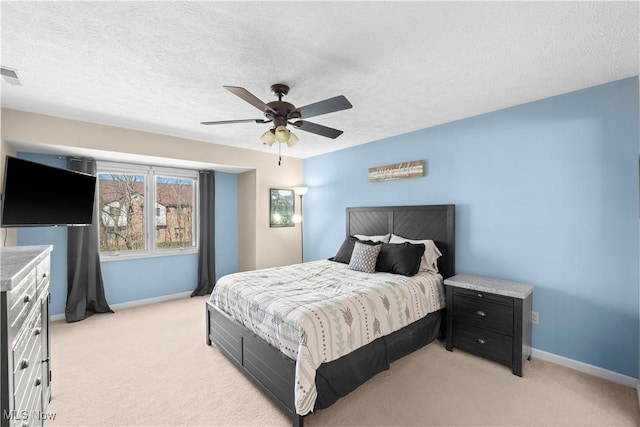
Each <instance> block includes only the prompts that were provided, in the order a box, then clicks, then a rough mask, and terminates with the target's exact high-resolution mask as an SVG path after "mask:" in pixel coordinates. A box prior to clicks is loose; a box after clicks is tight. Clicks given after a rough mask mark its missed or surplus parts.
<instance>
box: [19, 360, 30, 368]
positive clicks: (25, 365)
mask: <svg viewBox="0 0 640 427" xmlns="http://www.w3.org/2000/svg"><path fill="white" fill-rule="evenodd" d="M28 367H29V361H27V360H21V361H20V364H19V365H18V368H20V369H27V368H28Z"/></svg>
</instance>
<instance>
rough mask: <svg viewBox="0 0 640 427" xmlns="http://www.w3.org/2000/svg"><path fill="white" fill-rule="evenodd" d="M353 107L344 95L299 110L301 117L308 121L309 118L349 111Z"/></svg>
mask: <svg viewBox="0 0 640 427" xmlns="http://www.w3.org/2000/svg"><path fill="white" fill-rule="evenodd" d="M351 107H353V105H351V103H350V102H349V101H348V100H347V98H345V97H344V95H340V96H334V97H333V98H329V99H325V100H324V101H318V102H314V103H313V104H309V105H305V106H304V107H300V108H298V111H300V117H301V118H303V119H308V118H309V117H313V116H319V115H320V114H327V113H333V112H334V111H340V110H347V109H349V108H351Z"/></svg>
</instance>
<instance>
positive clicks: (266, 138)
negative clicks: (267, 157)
mask: <svg viewBox="0 0 640 427" xmlns="http://www.w3.org/2000/svg"><path fill="white" fill-rule="evenodd" d="M260 139H261V140H262V143H263V144H266V145H268V146H269V147H271V146H272V145H273V143H274V142H275V140H276V134H275V131H274V130H273V129H269V130H268V131H266V132H265V133H263V134H262V136H261V137H260Z"/></svg>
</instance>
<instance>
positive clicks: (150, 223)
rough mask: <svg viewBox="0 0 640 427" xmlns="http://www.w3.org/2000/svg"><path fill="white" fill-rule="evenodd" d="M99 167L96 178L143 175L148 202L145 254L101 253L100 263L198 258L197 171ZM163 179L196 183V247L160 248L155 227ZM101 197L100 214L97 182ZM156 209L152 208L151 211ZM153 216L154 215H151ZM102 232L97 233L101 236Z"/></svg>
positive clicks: (101, 163) (99, 164) (103, 164)
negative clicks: (158, 180) (158, 186)
mask: <svg viewBox="0 0 640 427" xmlns="http://www.w3.org/2000/svg"><path fill="white" fill-rule="evenodd" d="M96 165H97V174H96V175H97V176H99V175H100V174H103V173H105V174H109V173H112V174H118V173H122V174H133V175H144V177H145V185H144V191H145V200H144V212H145V215H144V218H143V221H144V225H145V228H146V229H145V233H144V234H145V245H146V247H147V248H146V249H144V250H131V251H114V252H102V251H100V250H99V254H100V261H107V262H108V261H117V260H122V259H140V258H156V257H164V256H175V255H187V254H197V253H198V249H199V248H198V242H199V236H200V221H199V212H200V209H199V199H200V197H199V187H198V184H199V182H198V181H199V180H198V171H197V170H190V169H177V168H168V167H160V166H151V165H138V164H127V163H116V162H104V161H98V162H96ZM158 176H159V177H164V178H181V179H190V180H191V179H192V180H193V210H192V214H191V215H192V221H193V225H192V227H193V233H192V239H193V246H190V247H179V248H158V247H157V242H158V236H157V229H156V224H155V219H156V215H155V213H156V208H157V194H156V193H157V191H156V177H158ZM97 190H98V193H97V194H98V197H96V202H95V207H94V209H97V211H98V213H99V214H100V197H99V194H100V193H99V191H100V180H99V179H98V189H97ZM152 207H153V208H152ZM150 212H152V213H153V215H149V213H150ZM99 232H100V230H99V229H98V233H99Z"/></svg>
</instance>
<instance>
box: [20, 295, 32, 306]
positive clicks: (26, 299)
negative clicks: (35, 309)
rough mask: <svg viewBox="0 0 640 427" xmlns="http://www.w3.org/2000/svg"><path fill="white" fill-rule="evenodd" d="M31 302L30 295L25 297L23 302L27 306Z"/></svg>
mask: <svg viewBox="0 0 640 427" xmlns="http://www.w3.org/2000/svg"><path fill="white" fill-rule="evenodd" d="M29 300H31V298H30V297H29V295H25V296H24V299H23V300H22V301H23V302H24V303H25V304H26V303H28V302H29Z"/></svg>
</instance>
